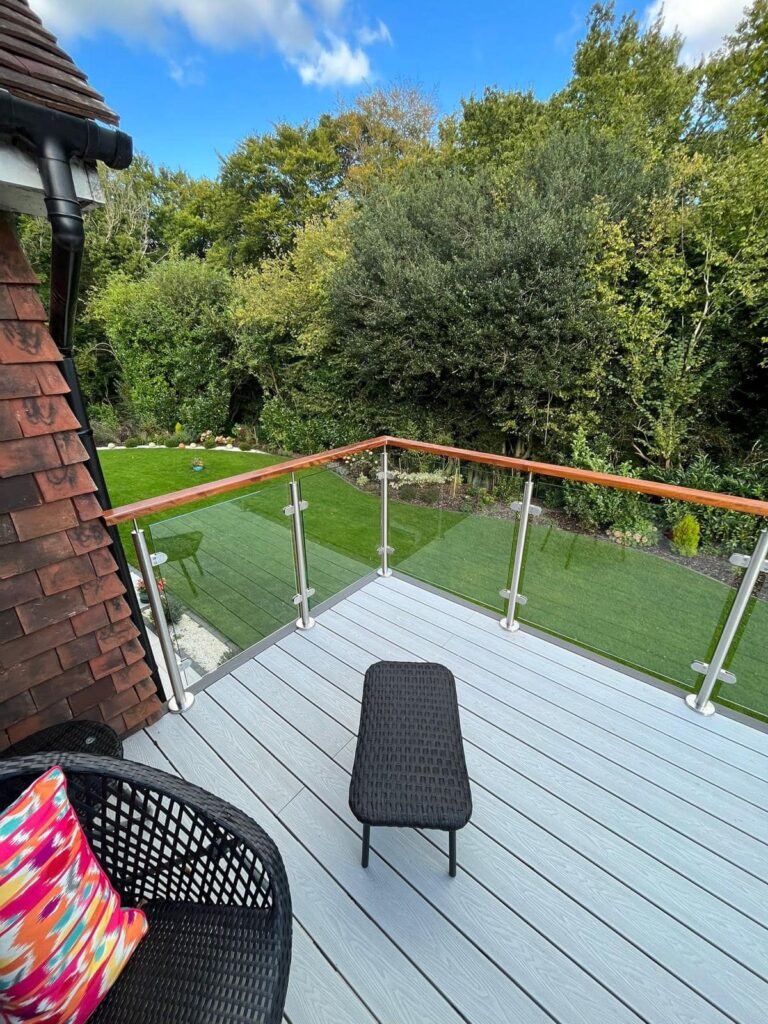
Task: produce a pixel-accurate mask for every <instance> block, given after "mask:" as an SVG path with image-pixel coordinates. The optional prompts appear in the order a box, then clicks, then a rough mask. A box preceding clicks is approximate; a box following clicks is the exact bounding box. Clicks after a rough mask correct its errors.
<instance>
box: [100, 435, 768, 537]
mask: <svg viewBox="0 0 768 1024" xmlns="http://www.w3.org/2000/svg"><path fill="white" fill-rule="evenodd" d="M384 445H391V446H392V447H394V448H406V449H408V450H409V451H416V452H428V453H429V454H431V455H441V456H443V457H444V458H448V459H459V460H461V461H463V462H478V463H481V464H482V465H485V466H496V467H497V468H499V469H513V470H517V471H518V472H520V473H534V474H536V475H538V476H548V477H555V478H556V479H559V480H575V481H577V482H578V483H584V484H595V485H596V486H598V487H616V488H617V489H619V490H622V491H634V492H636V493H638V494H652V495H654V496H656V497H658V498H666V499H668V500H670V501H687V502H691V503H694V504H698V505H711V506H714V507H715V508H723V509H728V510H730V511H732V512H745V513H748V514H751V515H756V516H768V501H760V500H758V499H757V498H743V497H740V496H738V495H735V494H719V493H718V492H716V491H699V490H696V489H694V488H692V487H678V486H676V485H675V484H664V483H659V482H657V481H655V480H641V479H637V478H636V477H626V476H618V475H616V474H614V473H596V472H593V471H592V470H590V469H577V468H575V467H573V466H558V465H555V464H553V463H549V462H534V461H532V460H531V459H514V458H511V457H510V456H508V455H494V454H492V453H490V452H476V451H472V450H471V449H467V448H452V447H450V446H449V445H444V444H430V443H429V442H427V441H411V440H409V439H408V438H403V437H391V436H389V435H384V436H382V437H373V438H369V439H368V440H367V441H358V442H357V443H356V444H349V445H345V446H344V447H342V448H332V449H330V450H329V451H326V452H319V453H318V454H317V455H302V456H300V457H299V458H296V459H288V460H287V461H286V462H278V463H277V464H276V465H274V466H265V467H264V468H263V469H255V470H253V471H251V472H250V473H240V474H239V475H238V476H229V477H225V478H224V479H222V480H213V481H211V483H207V484H200V485H199V486H198V487H187V488H185V489H184V490H182V491H174V492H173V493H171V494H163V495H160V496H158V497H156V498H147V499H145V500H144V501H135V502H133V503H132V504H130V505H122V506H120V507H119V508H114V509H110V510H109V511H108V512H106V513H105V519H106V522H107V523H108V524H109V525H110V526H112V525H115V524H117V523H124V522H126V521H128V520H130V519H140V518H141V517H143V516H148V515H154V514H155V513H156V512H165V511H166V510H167V509H171V508H178V507H179V506H181V505H188V504H190V503H191V502H193V501H200V500H202V499H204V498H211V497H214V496H215V495H217V494H226V493H227V492H228V491H237V490H241V489H242V488H243V487H247V486H248V485H249V484H257V483H263V482H265V481H267V480H274V479H276V478H277V477H281V476H286V475H287V474H288V473H295V472H298V471H299V470H302V469H311V468H312V467H313V466H322V465H325V464H326V463H328V462H336V461H337V460H338V459H343V458H344V457H345V456H347V455H354V454H356V453H357V452H364V451H371V450H373V449H377V448H383V447H384Z"/></svg>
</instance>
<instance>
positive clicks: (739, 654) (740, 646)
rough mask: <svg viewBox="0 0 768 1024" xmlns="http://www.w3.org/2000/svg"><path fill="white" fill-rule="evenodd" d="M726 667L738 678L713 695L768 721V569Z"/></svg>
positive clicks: (743, 620) (741, 626) (739, 631)
mask: <svg viewBox="0 0 768 1024" xmlns="http://www.w3.org/2000/svg"><path fill="white" fill-rule="evenodd" d="M743 553H744V554H747V553H748V552H743ZM724 668H726V669H728V671H730V672H732V673H733V674H734V675H735V676H736V682H735V683H733V684H726V683H721V684H720V685H719V687H718V688H716V689H715V691H714V693H713V699H714V700H715V701H717V702H718V703H719V704H725V705H726V706H728V707H732V708H736V709H737V710H739V711H745V712H746V713H747V714H750V715H755V716H757V717H758V718H762V719H763V721H768V573H763V574H762V575H761V576H760V578H759V580H758V582H757V584H756V586H755V588H754V590H753V591H752V597H751V598H750V601H749V603H748V605H747V609H746V611H745V613H744V617H743V618H742V620H741V625H740V627H739V629H738V631H737V633H736V638H735V640H734V642H733V644H732V645H731V649H730V651H729V653H728V657H727V658H726V659H725V665H724Z"/></svg>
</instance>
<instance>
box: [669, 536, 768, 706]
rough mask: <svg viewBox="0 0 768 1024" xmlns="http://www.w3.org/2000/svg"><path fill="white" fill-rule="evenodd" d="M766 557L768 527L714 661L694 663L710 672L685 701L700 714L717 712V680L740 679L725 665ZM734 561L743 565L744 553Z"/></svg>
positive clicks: (752, 560)
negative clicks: (696, 691)
mask: <svg viewBox="0 0 768 1024" xmlns="http://www.w3.org/2000/svg"><path fill="white" fill-rule="evenodd" d="M766 556H768V530H763V531H762V532H761V533H760V536H759V537H758V540H757V544H756V545H755V550H754V551H753V552H752V555H751V557H750V558H749V561H748V562H747V564H746V569H745V572H744V577H743V579H742V581H741V584H740V586H739V589H738V591H737V592H736V597H735V598H734V601H733V604H732V605H731V610H730V612H729V613H728V619H727V620H726V623H725V626H723V631H722V633H721V634H720V639H719V640H718V642H717V647H716V648H715V653H714V654H713V655H712V660H711V661H710V662H709V663H708V664H705V663H703V662H696V661H695V662H694V663H693V665H692V666H691V668H694V669H696V670H697V671H704V672H705V673H706V674H705V676H704V682H703V683H702V684H701V687H700V688H699V692H698V693H689V694H688V696H687V697H686V698H685V703H686V704H687V705H688V707H689V708H691V710H692V711H696V712H698V713H699V714H700V715H713V714H714V713H715V705H714V704H713V703H712V701H711V700H710V699H709V698H710V697H711V696H712V691H713V690H714V688H715V685H716V684H717V683H719V682H728V683H735V682H736V677H735V676H734V675H733V674H732V673H730V672H727V671H726V670H725V669H724V668H723V664H724V663H725V659H726V657H727V656H728V652H729V650H730V649H731V645H732V643H733V641H734V639H735V637H736V633H737V632H738V629H739V625H740V624H741V620H742V618H743V617H744V612H745V611H746V610H747V605H748V604H749V599H750V597H751V595H752V591H753V590H754V587H755V584H756V583H757V579H758V576H759V575H760V573H761V572H766V571H768V565H767V564H766ZM731 561H732V562H733V563H734V564H736V565H740V564H743V563H742V556H740V555H735V556H733V557H732V558H731Z"/></svg>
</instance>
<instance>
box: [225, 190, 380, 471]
mask: <svg viewBox="0 0 768 1024" xmlns="http://www.w3.org/2000/svg"><path fill="white" fill-rule="evenodd" d="M353 215H354V211H353V206H352V204H351V203H349V202H347V203H345V204H342V205H341V206H340V207H339V208H338V209H337V211H336V215H335V216H334V217H332V218H331V217H327V218H325V219H316V220H312V221H310V222H309V223H308V224H307V225H306V226H305V227H304V228H302V229H301V231H299V233H298V235H297V237H296V244H295V247H294V249H293V251H292V252H290V253H286V254H285V255H282V256H276V257H273V258H272V259H269V260H264V261H263V262H262V264H261V266H260V267H259V268H258V269H257V270H251V271H248V272H246V273H244V274H242V275H240V276H239V277H238V278H237V279H236V281H235V300H234V304H233V315H234V319H235V322H236V324H237V331H238V360H239V362H240V364H241V365H242V367H243V369H244V371H245V372H246V373H247V374H248V375H252V376H254V377H255V378H256V379H257V380H258V382H259V385H260V388H261V391H262V393H263V397H264V403H265V404H264V409H263V412H262V429H263V431H264V433H265V436H266V437H267V438H268V439H269V440H271V441H272V442H273V443H275V444H276V445H278V446H279V447H281V448H285V449H288V450H294V451H312V450H316V449H318V448H322V447H323V446H330V447H333V446H335V445H338V444H342V443H345V442H348V441H350V440H352V439H353V436H354V432H355V430H356V429H362V430H365V427H364V425H363V424H364V423H365V419H364V416H363V417H361V416H360V415H358V416H355V417H352V418H351V417H350V409H349V405H348V403H346V402H345V400H344V398H343V396H342V394H341V392H340V389H339V387H338V383H337V381H336V378H337V376H338V372H339V366H338V362H339V361H338V358H337V356H336V354H335V353H334V351H333V332H332V326H331V322H330V295H329V288H330V282H331V280H332V278H333V276H334V274H335V273H336V272H337V270H338V269H339V267H341V266H342V265H343V263H344V261H345V260H346V258H347V253H348V249H349V229H350V223H351V220H352V217H353Z"/></svg>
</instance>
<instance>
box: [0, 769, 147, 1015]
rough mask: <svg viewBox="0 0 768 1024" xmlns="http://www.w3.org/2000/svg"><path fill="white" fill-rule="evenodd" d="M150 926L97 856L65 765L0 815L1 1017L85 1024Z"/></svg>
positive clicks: (47, 774) (37, 781)
mask: <svg viewBox="0 0 768 1024" xmlns="http://www.w3.org/2000/svg"><path fill="white" fill-rule="evenodd" d="M146 930H147V919H146V916H145V915H144V913H143V912H142V911H141V910H121V908H120V899H119V897H118V895H117V893H116V892H115V890H114V889H113V888H112V886H111V885H110V882H109V879H108V878H107V876H106V875H105V874H104V872H103V871H102V869H101V866H100V864H99V862H98V861H97V860H96V858H95V857H94V855H93V852H92V851H91V848H90V846H89V845H88V840H87V839H86V837H85V834H84V833H83V830H82V828H81V827H80V823H79V821H78V820H77V815H76V814H75V812H74V810H73V809H72V806H71V804H70V802H69V799H68V798H67V784H66V780H65V778H64V775H63V773H62V771H61V769H60V768H51V769H50V771H48V772H46V773H45V775H41V776H40V778H39V779H37V780H36V781H35V782H34V783H33V784H32V785H31V786H30V787H29V789H27V790H25V791H24V792H23V793H22V794H21V796H20V797H19V798H18V800H16V801H15V802H14V803H12V804H11V806H10V807H9V808H8V809H7V810H6V811H4V812H3V813H2V814H1V815H0V1020H2V1021H5V1022H8V1024H21V1022H24V1024H27V1022H30V1024H82V1022H83V1021H85V1020H86V1019H87V1018H88V1017H89V1016H90V1014H91V1013H92V1012H93V1011H94V1010H95V1009H96V1007H97V1006H98V1004H99V1002H100V1001H101V1000H102V999H103V998H104V996H105V995H106V993H107V992H108V990H109V988H110V986H111V985H112V984H113V982H114V981H115V979H116V978H117V976H118V975H119V973H120V971H121V970H122V969H123V967H124V966H125V965H126V963H127V962H128V958H129V957H130V955H131V953H133V951H134V949H135V948H136V946H137V944H138V942H139V940H140V939H141V938H142V936H143V935H144V934H145V932H146Z"/></svg>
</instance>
